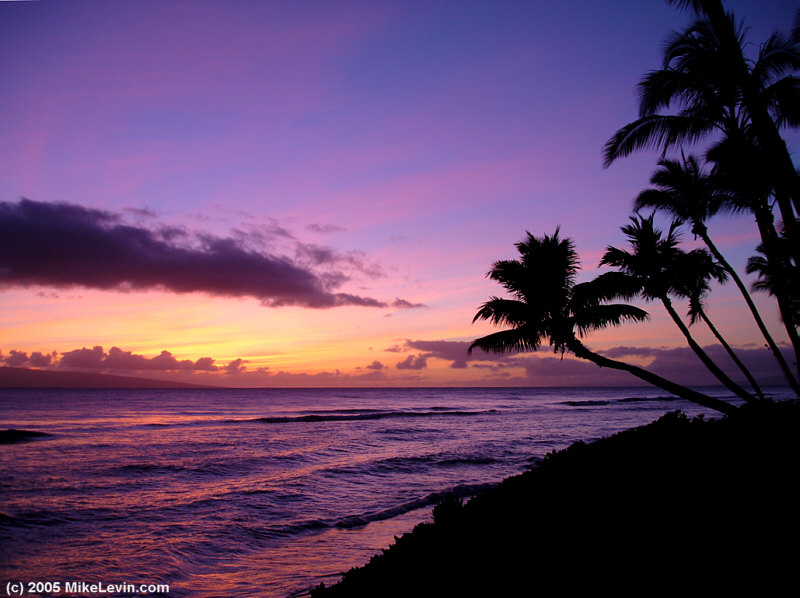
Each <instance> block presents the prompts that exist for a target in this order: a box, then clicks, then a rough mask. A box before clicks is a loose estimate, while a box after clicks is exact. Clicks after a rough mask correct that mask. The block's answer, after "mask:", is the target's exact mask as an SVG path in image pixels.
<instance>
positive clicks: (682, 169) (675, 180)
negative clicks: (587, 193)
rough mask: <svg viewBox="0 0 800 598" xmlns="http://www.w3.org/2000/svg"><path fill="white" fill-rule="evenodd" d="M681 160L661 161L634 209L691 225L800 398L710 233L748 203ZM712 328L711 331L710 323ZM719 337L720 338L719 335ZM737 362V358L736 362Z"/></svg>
mask: <svg viewBox="0 0 800 598" xmlns="http://www.w3.org/2000/svg"><path fill="white" fill-rule="evenodd" d="M724 149H725V148H724V147H720V148H719V151H724ZM681 158H682V160H681V162H678V161H677V160H667V159H662V160H661V161H659V163H658V164H659V169H658V170H656V172H655V173H654V174H653V176H652V177H651V179H650V182H651V183H652V184H653V187H651V188H649V189H645V190H644V191H642V192H641V193H640V194H639V196H638V197H637V198H636V200H635V202H634V209H635V210H636V211H637V212H638V211H639V210H641V209H642V208H654V209H655V210H657V211H661V212H664V213H666V214H669V215H670V216H672V217H674V218H678V219H680V220H682V221H684V222H688V223H690V224H691V231H692V233H693V234H694V235H696V236H697V237H700V238H701V239H702V240H703V242H704V243H705V244H706V247H708V249H709V251H710V252H711V254H712V255H713V256H714V259H715V260H716V261H717V262H718V263H719V264H720V265H721V266H722V268H724V270H725V272H727V274H728V275H729V276H730V278H731V279H732V280H733V281H734V283H735V284H736V287H737V288H738V289H739V292H740V293H741V295H742V297H743V298H744V300H745V303H746V304H747V307H748V309H749V310H750V313H751V314H752V316H753V319H754V320H755V322H756V325H757V326H758V329H759V330H760V331H761V334H762V335H763V337H764V340H765V341H766V342H767V346H768V347H769V348H770V350H771V351H772V354H773V356H774V357H775V359H776V360H777V362H778V365H779V366H780V368H781V371H782V372H783V374H784V376H785V378H786V380H787V381H788V382H789V384H790V386H791V387H792V388H793V389H794V391H795V392H796V393H798V394H800V384H798V381H797V379H796V378H795V376H794V374H793V373H792V370H791V368H790V367H789V364H788V363H787V362H786V359H785V358H784V357H783V353H782V352H781V350H780V349H779V348H778V345H777V343H776V342H775V340H774V339H773V337H772V335H771V334H770V332H769V330H768V329H767V326H766V324H765V323H764V320H763V318H762V317H761V314H760V313H759V311H758V309H757V308H756V305H755V303H754V302H753V299H752V297H750V293H748V291H747V287H746V286H745V284H744V282H743V281H742V279H741V277H740V276H739V274H738V273H737V272H736V270H735V269H734V268H733V267H732V266H731V264H730V263H729V262H728V261H727V260H726V259H725V257H724V255H723V254H722V252H721V251H720V250H719V248H718V247H717V246H716V244H715V243H714V242H713V241H712V239H711V237H710V235H709V233H708V227H707V225H706V220H707V219H708V218H710V217H712V216H714V215H715V214H717V213H718V212H719V211H720V210H723V209H725V210H737V211H738V210H740V209H742V206H743V204H744V200H743V199H742V198H741V197H738V196H737V195H736V194H732V193H731V192H730V191H727V190H726V189H725V187H726V186H728V185H725V184H723V180H724V179H722V180H721V177H720V176H719V175H717V176H715V175H713V174H712V175H709V174H706V173H705V172H703V169H702V167H701V165H700V163H699V160H698V159H697V158H696V157H695V156H692V155H689V156H688V157H686V156H684V155H682V156H681ZM727 178H730V177H727ZM754 183H755V181H753V180H752V179H751V180H750V181H749V184H750V185H751V186H752V185H753V184H754ZM760 195H761V194H759V193H758V192H757V191H756V190H753V191H751V192H750V193H748V196H750V197H756V196H760ZM703 314H704V312H698V317H701V319H705V318H703ZM707 323H708V322H707ZM708 324H709V327H711V325H710V323H708ZM712 330H713V328H712ZM715 336H717V334H716V333H715ZM718 338H719V337H718ZM720 342H722V344H723V345H726V343H725V342H724V341H723V340H722V339H720ZM729 353H730V351H729ZM736 359H737V358H735V357H734V360H736ZM740 367H741V366H740ZM748 379H749V377H748ZM751 384H752V382H751ZM754 388H755V387H754Z"/></svg>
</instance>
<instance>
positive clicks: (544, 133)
mask: <svg viewBox="0 0 800 598" xmlns="http://www.w3.org/2000/svg"><path fill="white" fill-rule="evenodd" d="M726 6H727V7H728V8H729V9H732V10H733V11H734V12H735V13H736V14H737V16H739V17H744V19H745V22H746V25H747V26H748V27H749V29H748V36H749V39H750V41H751V42H752V45H751V46H750V47H749V49H750V50H752V49H753V48H757V44H758V43H760V42H761V41H763V40H765V39H766V37H767V35H768V34H769V33H770V32H772V31H774V30H776V29H777V30H787V29H788V28H789V26H790V24H791V20H792V18H793V16H794V14H793V11H794V8H793V7H791V6H789V5H788V4H787V3H785V2H779V1H770V0H762V1H744V0H742V1H737V2H733V1H731V2H726ZM690 20H691V17H690V16H689V15H687V14H684V13H681V12H680V11H678V10H677V9H675V8H673V7H671V6H669V5H668V4H667V3H666V2H662V1H660V0H649V1H647V2H642V1H641V0H631V1H625V0H620V1H617V2H613V3H608V2H599V1H597V2H590V1H573V0H565V1H555V0H553V1H545V0H541V1H529V2H510V1H509V2H488V1H484V2H469V1H467V2H443V1H436V2H430V1H427V2H405V1H397V2H367V1H364V2H347V1H342V2H312V1H308V2H249V1H248V2H243V1H234V0H231V1H228V2H205V1H193V2H171V1H158V2H156V1H146V0H145V1H141V2H133V1H129V2H120V1H116V0H110V1H108V2H85V1H82V0H76V1H69V2H67V1H55V0H40V1H34V2H0V39H2V40H3V43H2V46H3V52H2V58H0V81H2V84H0V228H2V236H3V237H5V241H3V242H2V243H1V244H2V245H3V254H2V256H0V258H2V260H3V262H4V263H0V365H9V366H19V367H36V368H48V369H58V368H63V369H78V370H82V371H93V372H101V371H102V372H108V373H124V374H127V375H142V376H147V377H156V378H159V377H161V378H170V379H178V380H185V381H191V382H197V383H207V384H220V385H231V386H383V385H387V386H436V385H446V386H459V385H470V386H471V385H501V386H503V385H534V386H553V385H581V384H586V385H598V384H625V383H630V384H636V383H637V382H638V381H637V380H636V379H633V378H629V377H626V376H625V375H622V374H615V373H609V372H605V371H601V370H600V369H599V368H597V367H596V366H594V365H593V364H588V363H582V362H576V361H575V360H571V359H569V358H567V359H563V360H562V359H561V357H560V356H558V355H555V356H554V355H553V354H552V353H550V352H549V351H548V350H547V349H546V347H545V348H543V349H542V350H541V351H540V352H538V353H537V354H528V355H511V356H495V355H486V354H480V353H476V354H473V356H472V357H471V358H469V359H467V356H466V347H467V346H468V345H469V343H470V342H471V341H472V340H474V339H475V338H477V337H479V336H482V335H484V334H487V333H489V332H491V331H492V330H493V329H492V327H491V326H490V325H489V324H487V323H480V322H479V323H475V324H473V323H472V318H473V316H474V315H475V312H476V310H477V308H478V307H479V306H480V305H481V304H482V303H483V302H484V301H486V300H487V299H488V298H489V296H491V295H498V294H502V289H501V288H500V287H499V286H498V285H497V284H496V283H493V282H492V281H490V280H487V279H486V277H485V275H486V272H487V271H488V270H489V268H490V267H491V265H492V263H493V262H495V261H496V260H499V259H509V258H513V257H515V255H516V251H515V248H514V243H515V242H517V241H519V240H521V239H522V238H523V237H524V235H525V234H526V231H530V232H531V233H533V234H535V235H541V234H545V233H548V234H549V233H552V232H553V231H554V230H555V229H556V227H558V226H560V227H561V234H562V235H563V236H567V237H570V238H572V239H574V241H575V244H576V247H577V249H578V251H579V253H580V256H581V259H582V265H583V271H582V279H588V278H589V277H591V276H593V275H594V274H596V273H597V272H598V271H599V270H598V262H599V259H600V257H601V255H602V253H603V251H604V249H605V248H606V246H608V245H616V246H622V245H623V244H624V237H623V235H622V233H621V232H620V231H619V227H620V226H622V225H624V224H625V223H626V221H627V218H628V216H629V215H630V213H631V209H632V201H633V198H634V197H635V196H636V194H637V193H638V192H639V191H641V190H642V189H644V188H645V187H647V184H648V179H649V177H650V175H651V174H652V172H653V170H654V168H655V162H656V160H657V154H656V153H654V152H640V153H637V154H636V155H634V156H631V157H628V158H625V159H623V160H620V161H618V162H616V163H614V164H613V165H611V167H609V168H607V169H604V168H603V166H602V158H601V150H602V147H603V145H604V143H605V142H606V141H607V140H608V139H609V138H610V137H611V136H612V135H613V133H614V132H615V131H616V130H617V129H618V128H619V127H621V126H623V125H624V124H626V123H628V122H630V121H631V120H633V119H635V118H636V116H637V104H636V97H635V86H636V84H637V82H638V81H639V79H640V78H641V77H642V76H643V75H644V73H645V72H647V71H648V70H651V69H654V68H657V67H658V66H659V64H660V52H661V47H662V44H663V41H664V39H665V38H666V37H667V35H668V34H669V32H670V31H671V30H673V29H679V28H681V27H683V26H685V25H686V24H688V23H689V22H690ZM788 139H789V141H790V144H792V150H794V145H793V142H794V140H795V137H794V136H790V137H788ZM699 149H700V150H702V148H699ZM795 155H796V154H795ZM710 230H711V233H712V235H713V236H714V238H715V239H716V241H717V243H718V245H719V246H720V247H721V248H722V250H723V251H724V252H725V253H726V255H728V257H729V259H730V260H731V262H732V263H734V265H736V266H738V267H739V269H740V270H742V269H743V265H744V263H745V262H746V259H747V257H748V256H749V255H751V254H752V252H753V248H754V247H755V245H757V243H758V240H757V233H756V231H755V227H754V224H753V223H752V222H751V221H750V219H748V218H747V217H738V218H733V217H727V218H720V219H718V220H714V221H712V222H711V224H710ZM685 239H686V241H687V243H688V246H690V247H691V246H695V244H694V243H693V240H692V239H691V235H689V234H688V233H687V234H686V236H685ZM759 305H760V306H762V313H763V314H764V316H765V318H766V319H767V320H768V323H769V325H770V327H771V329H772V330H773V331H774V333H775V336H776V337H777V338H778V339H783V336H781V335H780V323H779V321H778V319H777V309H776V307H775V306H774V304H773V303H772V302H771V301H770V300H769V298H768V297H760V298H759ZM646 307H647V309H648V311H650V312H651V320H650V322H648V323H646V324H636V325H627V326H624V327H621V328H618V329H614V330H608V331H602V332H600V333H596V334H594V335H593V336H591V337H590V338H588V339H587V341H586V342H587V344H588V345H589V346H590V347H592V348H594V349H597V350H601V351H606V352H607V354H608V355H609V356H611V355H618V356H624V357H625V359H630V360H632V361H635V362H637V363H640V364H643V365H649V366H650V367H652V368H654V369H655V370H657V371H659V372H661V373H665V374H669V373H670V372H671V373H673V374H674V376H676V377H683V379H684V380H689V378H687V372H689V371H691V372H693V374H692V376H694V372H695V369H694V368H695V365H694V363H693V362H691V365H690V362H689V361H687V360H689V359H694V358H693V357H692V356H690V355H689V354H688V350H687V349H686V348H685V343H684V342H683V340H682V338H681V337H680V336H679V332H678V331H677V329H676V328H675V327H674V326H673V325H672V324H671V323H670V322H668V321H667V316H666V315H665V314H664V313H662V312H663V310H661V309H659V306H657V305H648V306H646ZM745 309H746V308H745V307H744V305H743V302H742V301H741V298H740V297H739V296H738V295H737V294H736V291H735V289H734V288H733V286H732V285H729V286H726V287H724V288H721V289H717V290H715V293H714V295H713V301H712V303H711V308H710V310H709V313H710V315H711V317H712V318H713V319H714V320H715V322H716V324H717V325H718V327H719V328H721V329H723V330H724V331H725V333H726V336H727V337H728V340H729V341H730V342H732V343H733V344H734V345H736V346H738V347H740V348H742V350H743V351H744V357H745V360H749V363H751V364H753V365H754V367H757V368H762V367H763V368H764V369H763V370H759V371H763V372H764V373H765V375H771V372H772V370H770V369H769V368H771V367H773V366H772V365H771V364H769V363H767V362H766V361H765V360H764V356H765V350H764V349H763V347H762V345H763V341H762V340H761V339H760V338H759V336H758V332H757V330H756V328H755V325H754V324H753V323H752V321H751V320H750V318H749V316H748V314H747V313H746V311H745ZM697 336H698V338H699V339H700V340H701V341H702V342H703V343H707V344H709V345H710V344H711V342H712V338H711V337H710V335H709V334H708V333H707V332H705V331H703V330H702V329H699V327H698V330H697ZM710 350H711V351H712V352H713V351H716V350H717V349H716V348H711V349H710ZM687 368H688V369H687ZM704 380H706V378H704V377H703V374H702V373H700V372H697V377H696V378H691V381H698V382H702V381H704Z"/></svg>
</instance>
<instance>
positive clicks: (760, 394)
mask: <svg viewBox="0 0 800 598" xmlns="http://www.w3.org/2000/svg"><path fill="white" fill-rule="evenodd" d="M699 314H700V317H701V318H702V319H703V322H705V323H706V326H708V329H709V330H710V331H711V333H712V334H713V335H714V336H715V337H716V338H717V340H718V341H719V344H721V345H722V346H723V347H724V348H725V351H727V352H728V355H730V357H731V359H733V361H734V363H735V364H736V365H737V366H738V367H739V369H740V370H741V372H742V374H744V377H745V378H747V381H748V382H749V383H750V386H751V387H752V389H753V391H754V392H755V393H756V395H757V396H758V398H759V399H761V400H765V399H766V397H765V396H764V393H763V392H762V391H761V387H760V386H759V385H758V382H756V379H755V378H754V377H753V374H751V373H750V370H748V369H747V367H746V366H745V365H744V364H743V363H742V360H741V359H739V356H738V355H736V353H735V352H734V351H733V349H732V348H731V346H730V345H729V344H728V343H727V341H726V340H725V339H724V338H723V337H722V335H721V334H720V333H719V330H717V327H716V326H714V324H712V323H711V320H710V319H709V318H708V316H707V315H706V312H705V311H704V310H702V309H701V310H700V311H699Z"/></svg>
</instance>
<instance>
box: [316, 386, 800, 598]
mask: <svg viewBox="0 0 800 598" xmlns="http://www.w3.org/2000/svg"><path fill="white" fill-rule="evenodd" d="M798 424H800V402H798V401H796V400H788V401H781V402H773V401H769V400H768V401H761V402H759V403H757V404H752V405H744V406H743V407H741V408H740V409H738V410H737V411H736V412H735V413H733V414H732V415H727V416H724V417H722V418H720V419H711V420H706V419H704V418H703V417H702V416H700V417H697V418H693V419H690V418H688V417H687V416H686V415H684V414H682V413H681V412H679V411H673V412H670V413H667V414H666V415H664V416H662V417H661V418H659V419H658V420H656V421H655V422H653V423H650V424H648V425H645V426H641V427H638V428H632V429H630V430H626V431H623V432H619V433H617V434H614V435H612V436H609V437H606V438H603V439H600V440H597V441H594V442H591V443H588V444H587V443H584V442H576V443H574V444H572V445H571V446H569V447H568V448H566V449H563V450H560V451H554V452H551V453H549V454H548V455H547V456H546V457H545V458H544V459H542V460H541V461H540V462H539V463H538V464H536V465H534V466H533V467H532V468H531V469H530V470H528V471H526V472H524V473H522V474H520V475H516V476H513V477H510V478H507V479H506V480H504V481H503V482H502V483H500V484H499V485H498V486H496V487H494V488H492V489H489V490H486V491H484V492H482V493H480V494H478V495H476V496H474V497H473V498H472V499H470V500H469V501H467V502H466V503H462V500H461V499H460V498H448V499H445V500H444V501H442V502H441V503H439V504H438V505H437V506H436V507H435V508H434V511H433V522H426V523H420V524H418V525H417V526H416V527H415V528H414V529H413V531H411V532H409V533H407V534H404V535H403V536H400V537H395V542H394V544H392V545H391V546H390V547H389V548H387V549H384V550H383V551H382V552H381V553H379V554H376V555H375V556H373V557H372V558H371V559H370V561H369V562H368V563H367V564H365V565H364V566H362V567H358V568H353V569H350V570H349V571H347V572H346V573H344V575H343V577H342V579H341V580H340V581H339V582H338V583H336V584H334V585H331V586H328V587H326V586H325V585H324V584H321V585H320V586H318V587H316V588H313V589H312V590H311V591H310V595H311V596H312V598H339V597H361V596H365V597H366V596H386V597H393V596H397V597H400V596H403V597H407V596H521V595H535V594H537V593H538V592H541V591H545V592H546V593H545V594H543V595H553V594H552V593H548V591H549V590H550V589H555V588H558V589H559V591H560V592H562V593H565V595H569V594H571V593H572V592H576V591H591V593H592V595H597V591H598V590H601V589H605V590H609V591H614V592H619V591H622V592H633V591H636V592H644V594H643V595H648V594H649V593H650V591H651V590H654V589H655V588H659V589H661V588H664V589H674V590H676V591H677V590H681V589H682V590H685V589H686V588H687V587H692V588H693V589H718V588H720V587H734V586H736V587H740V588H744V587H751V588H758V594H757V595H778V593H771V591H770V590H771V589H772V590H776V591H777V589H779V588H782V587H784V586H783V584H784V583H787V582H788V583H790V584H792V585H789V586H785V587H793V584H794V576H795V568H796V562H797V557H798V545H797V538H798V533H799V532H800V511H799V510H798V508H797V504H798V503H797V489H796V488H795V485H796V484H795V482H796V479H795V478H796V475H797V472H798V464H800V444H799V443H798V440H797V430H798Z"/></svg>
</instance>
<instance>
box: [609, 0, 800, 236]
mask: <svg viewBox="0 0 800 598" xmlns="http://www.w3.org/2000/svg"><path fill="white" fill-rule="evenodd" d="M673 3H677V4H679V5H681V6H683V7H689V6H691V7H692V8H694V9H695V10H696V12H697V13H698V14H699V15H700V16H702V17H704V18H700V19H698V20H697V21H696V22H695V23H694V24H692V25H691V26H690V27H688V28H687V29H686V30H685V31H683V32H680V33H676V34H674V35H673V36H672V37H671V38H670V39H669V40H668V43H667V45H666V47H665V52H664V61H663V65H662V68H661V69H659V70H656V71H652V72H650V73H648V74H647V75H646V76H645V78H644V79H643V80H642V81H641V82H640V84H639V118H638V119H637V120H636V121H634V122H632V123H630V124H628V125H626V126H624V127H622V128H621V129H620V130H619V131H617V133H616V134H615V135H614V136H613V137H612V138H611V139H610V140H609V141H608V143H606V146H605V150H604V155H605V165H606V166H608V165H610V164H611V163H612V162H613V161H614V160H616V159H617V158H620V157H623V156H626V155H628V154H630V153H631V152H633V151H635V150H637V149H640V148H644V147H658V148H661V149H663V151H665V152H666V151H667V150H668V149H669V148H671V147H674V146H677V145H681V144H683V143H691V142H695V141H698V140H700V139H701V138H704V137H707V136H708V135H709V134H710V133H712V132H713V131H719V132H721V133H722V134H723V135H728V134H730V133H731V132H732V131H735V130H741V129H744V128H748V129H750V130H751V132H752V135H753V138H754V139H755V141H756V143H757V144H758V146H759V147H760V148H761V149H762V150H763V151H765V152H766V154H767V155H768V156H770V164H771V165H772V166H771V167H770V178H771V180H773V182H774V183H775V185H776V187H779V188H783V189H786V190H787V191H788V197H791V199H792V201H793V202H794V208H795V210H796V211H797V212H800V181H799V180H798V174H797V172H796V170H795V167H794V163H793V162H792V158H791V154H790V153H789V151H788V150H787V148H786V143H785V142H784V140H783V138H782V137H781V136H780V132H779V126H793V127H796V126H798V125H800V114H798V110H797V102H798V98H800V81H798V80H797V79H796V78H795V77H793V76H792V75H791V72H793V71H796V70H798V69H800V49H799V48H798V44H797V43H796V42H797V40H795V39H794V38H792V39H787V38H785V37H783V36H782V35H780V34H777V33H776V34H773V36H772V37H770V39H769V40H768V41H767V42H766V43H765V44H763V45H762V46H761V50H760V52H759V56H758V59H757V60H756V61H755V63H753V66H752V67H751V66H749V64H748V61H747V59H746V58H745V57H744V53H743V51H742V47H743V45H745V39H744V35H743V32H742V27H741V26H739V27H737V26H736V25H735V23H734V19H733V16H732V15H730V14H727V13H725V11H724V9H723V8H722V4H721V2H719V0H709V1H706V0H699V1H691V0H690V1H688V2H687V1H680V0H678V1H676V2H673ZM672 104H678V105H679V106H680V108H679V110H678V111H677V113H675V114H662V113H661V111H663V110H668V109H669V108H670V106H671V105H672ZM788 197H787V199H788ZM791 205H792V204H791V202H789V201H784V200H781V205H780V209H781V214H782V217H783V219H784V221H792V223H791V224H792V226H793V225H794V222H793V221H794V219H795V215H794V213H793V211H792V209H791Z"/></svg>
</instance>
